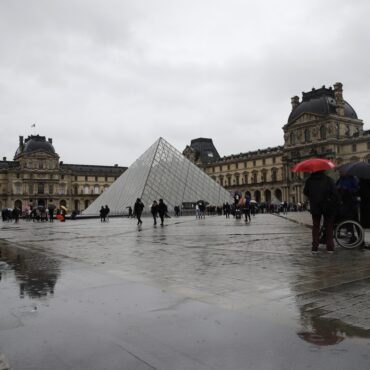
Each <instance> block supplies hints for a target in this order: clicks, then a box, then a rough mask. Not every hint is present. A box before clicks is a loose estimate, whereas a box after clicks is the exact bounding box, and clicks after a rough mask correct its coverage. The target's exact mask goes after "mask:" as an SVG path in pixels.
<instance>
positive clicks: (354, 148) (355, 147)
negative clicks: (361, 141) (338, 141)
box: [352, 144, 357, 152]
mask: <svg viewBox="0 0 370 370" xmlns="http://www.w3.org/2000/svg"><path fill="white" fill-rule="evenodd" d="M356 150H357V145H356V144H352V152H355V151H356Z"/></svg>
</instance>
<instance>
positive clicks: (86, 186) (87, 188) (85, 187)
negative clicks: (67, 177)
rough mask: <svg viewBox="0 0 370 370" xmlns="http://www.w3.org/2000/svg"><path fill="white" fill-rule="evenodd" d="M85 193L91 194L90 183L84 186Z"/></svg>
mask: <svg viewBox="0 0 370 370" xmlns="http://www.w3.org/2000/svg"><path fill="white" fill-rule="evenodd" d="M84 194H85V195H87V194H89V186H88V185H85V186H84Z"/></svg>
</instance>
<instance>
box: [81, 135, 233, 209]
mask: <svg viewBox="0 0 370 370" xmlns="http://www.w3.org/2000/svg"><path fill="white" fill-rule="evenodd" d="M136 198H141V199H142V201H143V203H144V205H145V208H144V212H145V213H149V212H150V205H151V204H152V202H153V200H157V201H158V200H159V199H160V198H162V199H163V200H164V202H165V203H166V204H167V206H168V209H169V210H170V211H172V210H173V208H174V207H175V206H181V205H182V203H195V202H197V201H198V200H203V201H205V202H207V203H209V204H211V205H216V206H217V205H222V204H223V203H225V202H232V198H231V196H230V194H229V192H228V191H227V190H225V189H224V188H223V187H221V186H220V185H219V184H218V183H217V182H216V181H214V180H213V179H212V178H211V177H209V176H208V175H207V174H205V173H204V172H203V171H202V170H201V169H199V168H198V167H197V166H196V165H195V164H193V163H192V162H190V161H189V160H188V159H187V158H185V157H184V156H183V155H182V154H181V153H180V152H179V151H178V150H177V149H175V148H174V147H173V146H172V145H170V144H169V143H168V142H167V141H166V140H164V139H163V138H159V139H158V140H157V141H156V142H155V143H154V144H153V145H152V146H151V147H150V148H149V149H148V150H147V151H146V152H145V153H144V154H143V155H142V156H141V157H140V158H139V159H137V160H136V161H135V162H134V163H133V164H132V165H131V166H130V167H129V168H128V169H127V170H126V171H125V172H124V173H123V174H122V175H121V176H120V177H119V178H118V179H117V180H116V181H115V182H114V183H113V184H112V185H111V186H110V187H109V188H108V189H107V190H106V191H105V192H104V193H103V194H101V195H100V196H99V197H98V198H97V199H96V200H95V201H94V202H93V203H92V204H91V205H90V206H89V207H88V208H87V209H86V210H85V211H84V212H83V214H85V215H98V214H99V210H100V208H101V206H105V205H108V206H109V208H110V210H111V214H115V215H121V214H123V213H127V209H126V208H127V207H129V206H131V207H133V205H134V203H135V201H136Z"/></svg>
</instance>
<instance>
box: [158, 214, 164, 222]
mask: <svg viewBox="0 0 370 370" xmlns="http://www.w3.org/2000/svg"><path fill="white" fill-rule="evenodd" d="M159 218H160V219H161V225H163V221H164V213H159Z"/></svg>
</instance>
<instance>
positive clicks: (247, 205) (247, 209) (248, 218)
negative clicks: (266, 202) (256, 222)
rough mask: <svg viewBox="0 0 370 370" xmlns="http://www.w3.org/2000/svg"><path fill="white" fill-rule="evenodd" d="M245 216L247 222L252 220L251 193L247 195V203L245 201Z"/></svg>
mask: <svg viewBox="0 0 370 370" xmlns="http://www.w3.org/2000/svg"><path fill="white" fill-rule="evenodd" d="M244 216H245V223H248V222H249V223H250V222H251V197H250V196H249V195H246V196H245V203H244Z"/></svg>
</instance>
